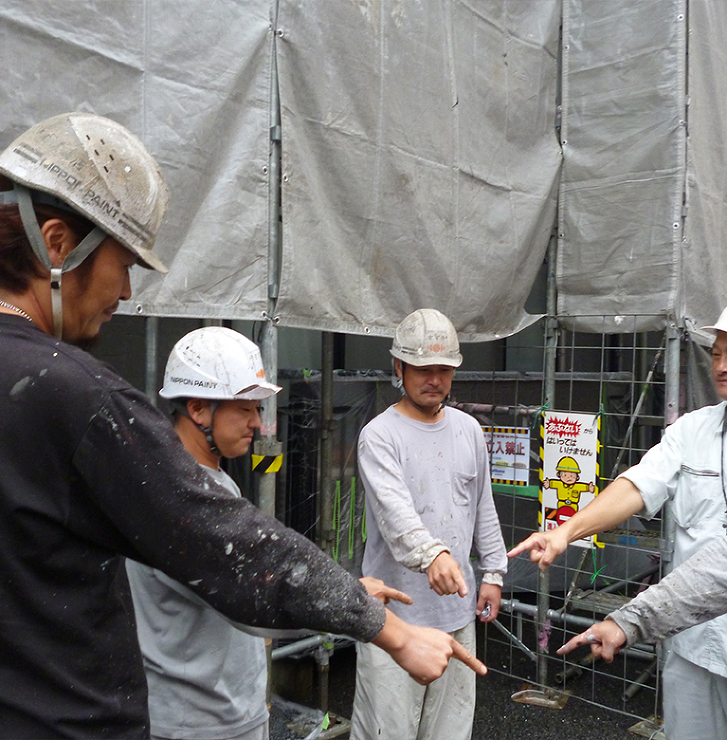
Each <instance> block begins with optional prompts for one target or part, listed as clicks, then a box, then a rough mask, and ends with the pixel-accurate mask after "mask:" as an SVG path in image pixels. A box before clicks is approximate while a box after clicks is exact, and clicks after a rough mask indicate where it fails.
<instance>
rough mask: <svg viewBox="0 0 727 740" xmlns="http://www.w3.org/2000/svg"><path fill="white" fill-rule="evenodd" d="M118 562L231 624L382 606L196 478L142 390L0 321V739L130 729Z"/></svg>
mask: <svg viewBox="0 0 727 740" xmlns="http://www.w3.org/2000/svg"><path fill="white" fill-rule="evenodd" d="M120 556H126V557H129V558H132V559H134V560H138V561H140V562H143V563H146V564H149V565H152V566H154V567H156V568H158V569H160V570H162V571H164V572H166V573H167V574H168V575H170V576H171V577H172V578H174V579H176V580H178V581H179V582H181V583H184V584H186V585H188V586H189V587H190V588H191V589H193V590H194V591H195V592H196V593H197V594H199V595H200V596H202V597H203V598H204V599H205V600H207V601H208V602H209V603H210V604H212V605H213V606H214V607H215V608H217V609H219V610H220V611H221V612H223V613H225V614H226V615H227V616H229V617H230V618H232V619H234V620H236V621H239V622H243V623H247V624H251V625H257V626H263V627H281V628H299V627H304V628H308V629H313V630H321V631H330V632H334V633H338V634H347V635H350V636H352V637H354V638H357V639H359V640H363V641H368V640H371V639H373V638H374V637H376V635H378V633H379V632H380V631H381V629H382V627H383V624H384V620H385V615H384V608H383V606H382V605H381V604H380V603H379V602H378V601H376V600H375V599H372V598H370V597H369V596H367V595H366V592H365V590H364V589H363V587H362V586H361V584H360V583H359V582H358V581H356V580H355V579H354V578H352V577H351V576H349V575H348V574H347V573H346V572H345V571H344V570H343V569H342V568H340V567H339V566H337V565H336V564H335V563H334V562H333V561H332V560H330V559H329V558H328V557H327V556H325V555H324V554H323V553H322V552H321V551H320V550H319V549H318V548H317V547H316V546H315V545H313V544H312V543H311V542H310V541H309V540H307V539H306V538H305V537H303V536H301V535H299V534H297V533H295V532H293V531H291V530H289V529H287V528H285V527H284V526H283V525H281V524H280V523H279V522H277V521H276V520H275V519H273V518H271V517H268V516H266V515H264V514H262V513H261V512H260V511H259V510H257V509H256V508H255V507H254V506H252V505H251V504H250V503H249V502H247V501H245V500H244V499H243V500H240V499H235V498H233V497H232V496H231V495H230V494H228V493H227V492H226V491H225V490H224V489H223V488H221V487H220V486H219V485H218V484H217V483H216V482H215V481H214V480H213V479H212V478H211V477H209V476H207V475H206V474H205V473H204V472H203V470H202V469H201V468H200V466H199V465H197V464H196V462H195V461H194V460H193V459H192V458H191V456H190V455H189V454H188V453H187V452H186V450H185V449H184V448H183V446H182V445H181V443H180V441H179V439H178V437H177V435H176V434H175V433H174V430H173V429H172V427H171V425H170V424H169V422H168V421H167V420H166V419H165V418H164V416H163V415H162V414H161V413H160V412H158V411H157V410H156V409H155V408H154V406H153V405H152V404H151V403H150V402H149V401H148V399H147V398H146V397H145V396H144V395H143V394H142V393H140V392H138V391H137V390H135V389H134V388H132V387H131V386H129V384H128V383H126V382H125V381H124V380H122V379H121V378H120V377H119V376H118V375H117V374H116V373H115V372H114V371H113V370H112V369H110V368H109V367H107V366H106V365H104V364H103V363H100V362H99V361H97V360H96V359H94V358H93V357H91V356H90V355H88V354H87V353H86V352H83V351H82V350H80V349H78V348H75V347H72V346H70V345H67V344H64V343H62V342H58V341H57V340H55V339H54V338H52V337H50V336H48V335H46V334H44V333H42V332H41V331H39V330H38V329H37V328H36V327H35V326H34V325H33V324H31V323H30V322H28V321H27V320H26V319H23V318H21V317H15V316H9V315H4V314H0V737H13V738H21V737H32V738H41V737H114V738H121V737H145V736H147V734H148V731H149V730H148V716H147V708H146V684H145V680H144V673H143V669H142V662H141V656H140V653H139V647H138V642H137V637H136V629H135V624H134V616H133V607H132V602H131V597H130V594H129V589H128V583H127V581H126V574H125V571H124V567H123V561H122V558H121V557H120Z"/></svg>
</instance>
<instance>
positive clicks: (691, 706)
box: [662, 651, 727, 740]
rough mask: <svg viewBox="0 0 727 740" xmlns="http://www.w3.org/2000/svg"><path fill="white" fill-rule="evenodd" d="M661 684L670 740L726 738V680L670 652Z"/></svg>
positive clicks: (665, 722) (665, 720) (667, 732)
mask: <svg viewBox="0 0 727 740" xmlns="http://www.w3.org/2000/svg"><path fill="white" fill-rule="evenodd" d="M662 681H663V687H664V732H665V734H666V737H667V740H723V739H724V738H727V678H725V677H724V676H719V675H717V674H716V673H710V672H709V671H708V670H706V669H704V668H700V667H699V666H698V665H694V663H690V662H689V661H688V660H684V658H682V657H680V656H679V655H677V654H676V653H675V652H674V651H671V652H670V653H669V656H668V657H667V659H666V663H665V664H664V672H663V674H662Z"/></svg>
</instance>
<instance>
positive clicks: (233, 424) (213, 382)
mask: <svg viewBox="0 0 727 740" xmlns="http://www.w3.org/2000/svg"><path fill="white" fill-rule="evenodd" d="M279 391H280V387H279V386H277V385H274V384H273V383H269V382H268V381H267V380H266V378H265V371H264V369H263V364H262V358H261V356H260V350H259V349H258V347H257V346H256V345H255V344H254V343H253V342H251V341H250V340H249V339H247V338H246V337H244V336H243V335H242V334H239V333H238V332H236V331H233V330H232V329H228V328H226V327H222V326H208V327H204V328H202V329H195V330H194V331H192V332H190V333H189V334H187V335H185V336H184V337H182V338H181V339H180V340H179V341H178V342H177V343H176V344H175V345H174V347H173V348H172V351H171V353H170V355H169V359H168V360H167V366H166V370H165V372H164V386H163V388H162V389H161V391H160V392H159V395H160V396H162V398H166V399H168V400H169V401H170V403H171V406H172V413H173V416H174V431H176V433H177V434H178V435H179V439H181V440H182V444H183V445H184V447H185V449H186V450H187V451H188V452H189V453H190V454H191V455H192V456H193V457H194V459H195V460H196V461H197V462H198V463H199V464H200V465H201V466H203V467H204V469H205V470H206V472H207V473H208V474H209V475H211V476H212V477H213V478H214V479H215V480H216V481H217V482H218V483H219V484H220V485H221V486H222V487H223V488H225V489H226V490H227V491H229V492H230V494H231V495H232V496H234V497H235V498H240V497H241V495H242V494H241V493H240V490H239V488H238V487H237V484H236V483H235V482H234V480H233V479H232V478H231V477H230V476H229V475H227V473H226V472H225V471H224V470H222V468H221V467H220V463H221V460H222V458H225V459H228V460H229V459H234V458H237V457H240V456H241V455H244V454H245V453H246V452H247V451H248V448H249V447H250V444H251V443H252V440H253V436H254V434H255V430H256V429H259V428H260V413H259V409H260V402H261V401H262V400H264V399H265V398H269V397H270V396H272V395H274V394H276V393H278V392H279ZM126 570H127V573H128V577H129V584H130V585H131V594H132V596H133V597H134V610H135V612H136V624H137V631H138V634H139V642H140V644H141V652H142V655H143V657H144V670H145V672H146V680H147V684H148V685H149V717H150V720H151V734H152V738H177V739H178V740H179V739H182V738H188V739H189V740H218V739H219V738H222V737H224V738H235V739H236V740H267V738H268V708H267V702H266V694H267V675H268V671H267V656H266V653H265V640H264V639H263V638H262V637H255V636H253V635H250V634H247V633H246V632H244V631H242V630H241V629H238V628H236V627H235V626H234V625H233V624H232V623H230V622H229V621H227V620H226V619H225V618H224V617H223V616H222V615H221V614H220V613H219V612H217V611H215V610H214V609H212V607H210V606H209V604H207V602H205V601H203V600H202V599H200V597H199V596H197V594H195V593H194V591H191V590H190V589H189V588H188V587H187V586H184V585H183V584H181V583H179V582H178V581H175V580H174V579H173V578H170V577H169V576H167V575H165V574H164V573H162V572H161V571H159V570H156V568H151V567H150V566H148V565H142V564H141V563H137V562H134V561H132V560H128V561H127V563H126Z"/></svg>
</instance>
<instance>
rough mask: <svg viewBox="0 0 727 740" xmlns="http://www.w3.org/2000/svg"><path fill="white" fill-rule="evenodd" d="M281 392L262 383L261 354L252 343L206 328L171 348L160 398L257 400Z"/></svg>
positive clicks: (220, 329) (237, 335) (231, 333)
mask: <svg viewBox="0 0 727 740" xmlns="http://www.w3.org/2000/svg"><path fill="white" fill-rule="evenodd" d="M280 390H281V388H280V386H277V385H273V384H272V383H268V382H267V381H266V380H265V370H264V369H263V362H262V357H261V356H260V350H259V348H258V346H257V345H256V344H255V343H254V342H251V341H250V340H249V339H248V338H247V337H244V336H243V335H242V334H240V333H239V332H236V331H233V330H232V329H227V328H226V327H224V326H207V327H204V328H202V329H195V330H194V331H191V332H189V334H186V335H185V336H183V337H182V338H181V339H180V340H179V341H178V342H177V343H176V344H175V345H174V347H173V349H172V351H171V353H170V354H169V359H168V360H167V367H166V370H165V371H164V387H163V388H162V389H161V390H160V391H159V395H160V396H161V397H162V398H209V399H212V400H218V401H224V400H228V399H237V398H246V399H251V400H259V399H263V398H268V397H269V396H272V395H275V394H276V393H278V392H279V391H280Z"/></svg>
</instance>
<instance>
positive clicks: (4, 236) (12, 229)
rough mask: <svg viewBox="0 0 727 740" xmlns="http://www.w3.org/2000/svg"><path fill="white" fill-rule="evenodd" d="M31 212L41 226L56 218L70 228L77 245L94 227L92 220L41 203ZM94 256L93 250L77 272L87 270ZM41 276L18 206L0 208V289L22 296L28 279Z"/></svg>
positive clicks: (41, 268) (43, 272)
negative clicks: (82, 268)
mask: <svg viewBox="0 0 727 740" xmlns="http://www.w3.org/2000/svg"><path fill="white" fill-rule="evenodd" d="M34 209H35V213H36V215H37V217H38V223H39V224H40V225H41V226H42V225H43V224H44V223H45V222H46V221H48V220H49V219H51V218H58V219H60V220H61V221H63V222H64V223H65V224H66V225H67V226H68V227H69V228H70V229H71V231H72V232H73V235H74V236H75V237H76V239H77V240H78V241H79V242H80V241H81V240H82V239H83V238H84V237H85V236H86V235H87V234H89V233H90V232H91V231H92V230H93V228H94V224H93V223H92V222H91V221H89V220H88V219H86V218H84V217H83V216H81V215H80V214H76V213H73V212H71V211H65V210H62V209H60V208H54V207H53V206H48V205H43V204H36V205H35V206H34ZM94 256H95V250H94V253H92V254H91V255H89V257H87V258H86V259H85V260H84V261H83V263H82V264H81V266H79V268H77V269H79V270H80V269H81V267H83V266H84V265H86V263H88V265H87V266H86V269H88V268H90V266H91V265H92V264H93V257H94ZM44 275H45V269H44V268H43V266H42V265H41V263H40V261H39V260H38V258H37V257H36V256H35V254H34V253H33V249H32V247H31V246H30V241H29V239H28V237H27V235H26V233H25V227H24V226H23V222H22V220H21V218H20V211H19V209H18V206H17V205H15V204H9V205H0V288H3V289H5V290H9V291H10V292H12V293H22V292H23V291H24V290H27V289H28V286H29V284H30V280H31V278H34V277H43V276H44Z"/></svg>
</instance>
